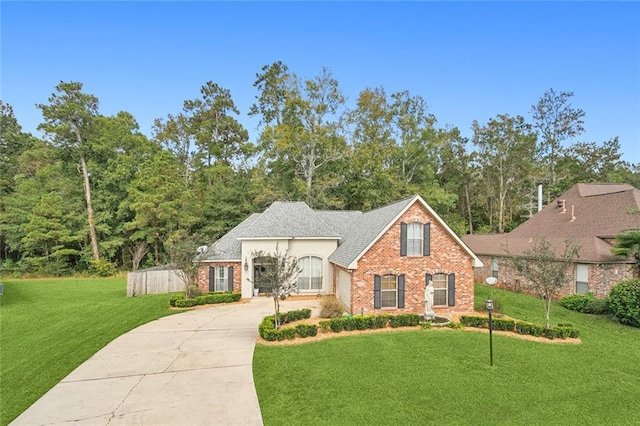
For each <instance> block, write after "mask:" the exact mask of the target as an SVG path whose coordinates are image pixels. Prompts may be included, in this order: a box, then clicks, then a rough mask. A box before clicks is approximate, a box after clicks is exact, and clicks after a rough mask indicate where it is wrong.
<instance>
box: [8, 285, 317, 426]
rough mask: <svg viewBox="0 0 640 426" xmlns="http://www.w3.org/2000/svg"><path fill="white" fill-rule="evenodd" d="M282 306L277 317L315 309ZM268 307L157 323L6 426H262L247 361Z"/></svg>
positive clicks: (235, 307)
mask: <svg viewBox="0 0 640 426" xmlns="http://www.w3.org/2000/svg"><path fill="white" fill-rule="evenodd" d="M317 306H318V302H317V300H291V299H290V300H285V301H284V302H283V303H282V304H281V311H283V312H284V311H288V310H292V309H300V308H303V307H309V308H317ZM271 313H273V300H272V299H270V298H263V297H261V298H253V299H251V300H250V302H249V303H237V304H230V305H216V306H212V307H210V308H204V309H196V310H192V311H188V312H184V313H180V314H176V315H171V316H168V317H164V318H161V319H159V320H156V321H152V322H150V323H148V324H145V325H142V326H140V327H138V328H136V329H134V330H132V331H130V332H128V333H126V334H123V335H122V336H120V337H118V338H117V339H115V340H114V341H112V342H111V343H109V344H108V345H107V346H105V347H104V348H103V349H102V350H100V351H99V352H97V353H96V354H95V355H94V356H92V357H91V358H89V359H88V360H87V361H86V362H85V363H83V364H82V365H80V366H79V367H78V368H77V369H75V370H74V371H73V372H71V374H69V375H68V376H67V377H65V378H64V379H63V380H62V381H61V382H60V383H58V384H57V385H56V386H54V387H53V388H52V389H51V390H50V391H49V392H47V393H46V394H45V395H44V396H42V398H40V399H39V400H38V401H36V402H35V403H34V404H33V405H32V406H31V407H29V409H27V411H25V412H24V413H22V414H21V415H20V416H19V417H18V418H16V419H15V420H14V421H13V422H12V423H11V425H29V426H33V425H62V424H74V425H261V424H262V416H261V414H260V406H259V404H258V398H257V396H256V390H255V386H254V383H253V372H252V360H253V349H254V347H255V341H256V338H257V337H258V327H257V325H258V323H259V322H260V321H261V320H262V318H263V317H264V316H265V315H269V314H271Z"/></svg>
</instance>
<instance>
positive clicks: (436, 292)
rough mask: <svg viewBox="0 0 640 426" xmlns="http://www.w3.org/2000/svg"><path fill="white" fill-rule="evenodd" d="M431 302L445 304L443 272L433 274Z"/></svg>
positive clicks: (445, 282) (445, 288)
mask: <svg viewBox="0 0 640 426" xmlns="http://www.w3.org/2000/svg"><path fill="white" fill-rule="evenodd" d="M432 280H433V304H434V305H442V306H446V305H447V288H448V286H447V276H446V275H445V274H434V275H433V278H432Z"/></svg>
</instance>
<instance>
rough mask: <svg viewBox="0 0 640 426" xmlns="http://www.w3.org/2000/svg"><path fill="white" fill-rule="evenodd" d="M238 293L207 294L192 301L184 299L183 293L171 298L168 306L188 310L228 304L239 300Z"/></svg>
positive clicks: (239, 295)
mask: <svg viewBox="0 0 640 426" xmlns="http://www.w3.org/2000/svg"><path fill="white" fill-rule="evenodd" d="M240 297H242V295H241V294H240V293H229V292H224V293H207V294H203V295H202V296H198V297H196V298H194V299H185V298H184V293H178V294H174V295H173V296H171V298H170V299H169V304H170V305H171V306H173V307H176V308H190V307H192V306H196V305H213V304H216V303H230V302H237V301H238V300H240Z"/></svg>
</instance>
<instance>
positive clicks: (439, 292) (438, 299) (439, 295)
mask: <svg viewBox="0 0 640 426" xmlns="http://www.w3.org/2000/svg"><path fill="white" fill-rule="evenodd" d="M433 304H434V305H446V304H447V290H446V289H441V288H434V289H433Z"/></svg>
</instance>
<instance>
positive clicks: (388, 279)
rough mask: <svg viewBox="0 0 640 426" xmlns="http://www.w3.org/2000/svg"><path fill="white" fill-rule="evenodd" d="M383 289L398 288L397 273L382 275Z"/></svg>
mask: <svg viewBox="0 0 640 426" xmlns="http://www.w3.org/2000/svg"><path fill="white" fill-rule="evenodd" d="M381 284H382V285H381V288H382V290H395V289H396V276H395V275H385V276H384V277H382V282H381Z"/></svg>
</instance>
